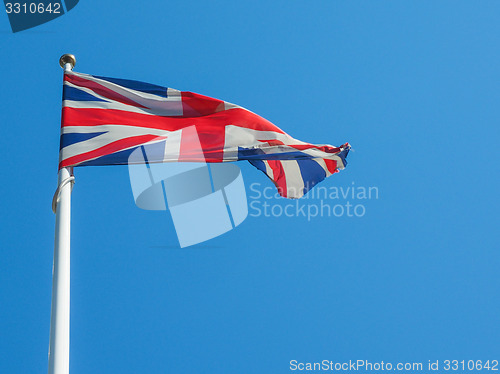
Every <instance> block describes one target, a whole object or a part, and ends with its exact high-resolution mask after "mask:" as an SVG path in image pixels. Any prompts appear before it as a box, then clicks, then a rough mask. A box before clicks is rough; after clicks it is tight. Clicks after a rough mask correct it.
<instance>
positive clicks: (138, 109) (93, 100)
mask: <svg viewBox="0 0 500 374" xmlns="http://www.w3.org/2000/svg"><path fill="white" fill-rule="evenodd" d="M61 118H62V119H61V141H60V154H59V168H63V167H68V166H89V165H124V164H128V163H129V156H130V155H131V154H132V152H133V151H134V150H135V149H137V148H138V147H140V146H143V145H151V144H153V145H154V144H158V145H162V147H165V144H169V149H168V150H167V149H164V150H163V151H161V152H157V155H156V156H155V157H154V158H151V157H149V158H148V162H179V161H181V162H190V161H191V162H196V161H205V162H231V161H240V160H248V161H249V162H250V163H251V164H252V165H254V166H255V167H256V168H258V169H259V170H261V171H262V172H264V173H265V174H266V175H267V176H268V177H269V178H270V179H271V180H272V181H273V183H274V184H275V185H276V187H277V188H278V192H279V194H280V195H281V196H283V197H287V198H300V197H302V196H303V195H304V194H305V193H307V191H309V190H310V189H311V188H312V187H314V186H315V185H316V184H317V183H319V182H320V181H322V180H323V179H325V178H326V177H328V176H330V175H332V174H334V173H335V172H337V171H338V170H340V169H343V168H344V167H345V166H346V160H345V159H346V156H347V154H348V152H349V149H350V145H349V143H345V144H343V145H342V146H340V147H334V146H331V145H314V144H309V143H305V142H302V141H299V140H297V139H294V138H292V137H291V136H290V135H288V134H287V133H285V132H284V131H283V130H281V129H280V128H278V127H277V126H275V125H274V124H272V123H271V122H269V121H267V120H266V119H264V118H262V117H260V116H258V115H256V114H255V113H252V112H251V111H249V110H247V109H245V108H242V107H240V106H238V105H234V104H231V103H228V102H226V101H222V100H218V99H214V98H211V97H207V96H203V95H199V94H195V93H192V92H186V91H178V90H176V89H172V88H166V87H161V86H157V85H153V84H149V83H144V82H138V81H132V80H125V79H116V78H107V77H100V76H93V75H88V74H81V73H77V72H73V71H66V72H65V73H64V87H63V109H62V117H61ZM193 126H194V128H195V129H196V133H197V137H198V139H199V144H200V145H201V148H202V152H203V155H202V157H203V160H200V155H199V154H197V153H196V152H191V151H190V146H189V143H190V141H189V137H188V136H183V135H182V134H183V129H187V128H192V127H193ZM185 132H186V133H187V131H185ZM174 134H175V135H174ZM179 134H180V136H179ZM169 136H170V137H171V139H168V138H169ZM174 138H175V139H174ZM166 139H168V140H169V141H166Z"/></svg>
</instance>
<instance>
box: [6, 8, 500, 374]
mask: <svg viewBox="0 0 500 374" xmlns="http://www.w3.org/2000/svg"><path fill="white" fill-rule="evenodd" d="M499 11H500V4H499V3H498V2H497V1H482V2H480V3H477V2H467V1H439V2H434V1H421V2H401V1H383V2H372V1H350V2H347V1H345V2H340V1H333V0H329V1H307V2H306V1H302V2H298V1H272V2H271V1H265V2H264V1H251V2H250V1H240V2H218V1H217V2H205V1H204V2H202V1H198V2H185V1H184V2H181V1H152V2H142V1H141V2H139V1H137V2H132V1H118V0H111V1H106V2H101V1H89V0H87V1H85V0H82V1H80V3H79V4H78V5H77V6H76V7H75V8H74V9H73V10H72V11H71V12H69V13H68V14H67V15H64V16H63V17H60V18H58V19H56V20H54V21H51V22H49V23H47V24H45V25H42V26H39V27H37V28H34V29H31V30H27V31H24V32H20V33H16V34H12V32H11V31H10V26H9V24H8V19H7V15H6V14H5V13H3V15H1V16H0V50H1V51H2V53H1V55H0V72H1V74H2V89H1V90H0V99H1V102H2V111H1V112H0V124H1V126H2V137H1V138H0V142H1V149H2V154H3V155H4V156H3V158H4V159H3V163H2V166H1V172H2V173H1V175H2V182H3V183H2V187H1V191H2V193H1V196H2V211H3V219H2V225H1V226H0V232H1V248H2V261H0V284H1V287H0V328H1V330H0V331H1V339H0V352H2V353H1V359H0V373H34V372H44V371H46V370H47V350H48V338H49V325H50V299H51V282H52V280H51V276H52V274H51V270H52V256H53V240H54V215H53V213H52V211H51V199H52V194H53V192H54V190H55V188H56V179H57V161H58V145H59V144H58V143H59V123H60V109H61V87H62V70H61V69H60V67H59V65H58V59H59V57H60V55H62V54H63V53H73V54H75V55H76V57H77V65H76V68H75V71H78V72H83V73H89V74H97V75H103V76H111V77H120V78H128V79H136V80H142V81H146V82H151V83H156V84H159V85H163V86H169V87H174V88H177V89H180V90H189V91H194V92H198V93H201V94H205V95H208V96H213V97H216V98H220V99H223V100H226V101H229V102H233V103H236V104H239V105H242V106H244V107H246V108H248V109H250V110H252V111H254V112H256V113H258V114H260V115H262V116H263V117H265V118H267V119H269V120H270V121H272V122H274V123H275V124H276V125H278V126H279V127H281V128H282V129H283V130H285V131H286V132H287V133H289V134H291V135H292V136H294V137H296V138H298V139H301V140H304V141H308V142H311V143H329V144H334V145H340V144H343V143H344V142H346V141H348V142H350V143H351V144H352V146H353V148H354V152H351V153H350V155H349V158H348V161H349V165H348V167H347V168H346V170H344V171H342V172H341V173H339V174H337V175H335V176H333V177H331V178H329V179H327V180H326V181H324V182H322V184H321V185H322V186H326V187H328V188H331V187H348V186H352V185H353V183H354V185H356V186H365V187H369V186H375V187H377V188H378V191H379V196H378V199H371V200H366V201H361V202H359V201H358V202H359V203H362V204H363V205H364V207H365V208H366V214H365V215H364V216H363V217H347V216H342V217H316V218H314V219H311V220H310V221H308V220H307V218H305V217H248V218H247V219H246V221H245V222H243V223H242V224H241V225H240V226H239V227H237V228H236V229H235V230H232V231H231V232H229V233H227V234H225V235H223V236H221V237H218V238H216V239H213V240H211V241H209V242H206V243H203V244H200V245H197V246H194V247H189V248H185V249H180V248H179V246H178V243H177V239H176V235H175V230H174V228H173V224H172V220H171V218H170V217H169V215H168V214H167V213H165V212H148V211H142V210H139V209H138V208H137V207H136V206H135V205H134V201H133V197H132V192H131V189H130V185H129V180H128V171H127V168H126V167H88V168H78V169H76V170H75V176H76V185H75V188H74V190H73V196H72V208H73V210H72V248H71V251H72V254H71V256H72V259H71V260H72V264H71V266H72V268H71V271H72V274H71V276H72V285H71V287H72V288H71V292H72V294H71V297H72V299H71V308H72V310H71V358H70V371H71V373H73V374H78V373H95V374H98V373H120V374H128V373H186V374H189V373H200V372H204V373H219V374H220V373H287V372H290V365H289V362H290V360H297V361H299V362H313V361H320V360H324V359H327V360H332V361H345V360H349V359H352V360H357V359H362V360H371V361H372V362H380V361H382V360H383V361H385V362H394V363H396V362H407V361H410V362H423V363H427V362H428V360H433V361H435V360H440V361H441V362H442V361H443V360H447V359H448V360H453V359H456V360H469V359H473V360H483V361H486V360H494V359H496V360H499V359H500V356H499V355H498V352H499V348H500V327H499V326H500V299H499V294H500V293H499V287H500V280H499V273H498V269H499V265H500V253H499V245H498V234H497V229H498V213H497V212H498V208H499V204H498V187H499V186H498V171H499V169H498V163H497V154H496V153H497V152H496V148H497V143H498V140H499V127H498V126H499V118H500V112H499V104H498V103H499V99H500V90H499V89H498V87H499V86H498V84H499V80H500V69H499V66H500V61H499V60H500V52H499V49H498V46H499V45H500V26H499V24H498V14H499ZM238 165H239V166H240V167H241V169H242V173H243V178H244V180H245V183H246V185H247V187H248V190H247V192H248V194H249V196H251V195H252V192H251V191H250V189H249V186H250V184H251V183H257V182H258V183H261V188H264V187H266V186H269V185H270V182H269V181H268V180H267V179H266V178H265V176H264V175H262V174H261V173H260V172H259V171H257V170H255V169H254V168H253V167H251V166H250V165H247V164H246V163H241V164H238ZM271 202H272V203H273V204H278V205H281V206H284V205H285V204H287V203H289V201H286V200H283V199H273V200H272V201H271ZM300 203H301V204H312V203H318V201H317V200H314V199H313V200H308V201H304V202H300ZM338 203H341V204H342V203H345V200H340V201H339V202H338Z"/></svg>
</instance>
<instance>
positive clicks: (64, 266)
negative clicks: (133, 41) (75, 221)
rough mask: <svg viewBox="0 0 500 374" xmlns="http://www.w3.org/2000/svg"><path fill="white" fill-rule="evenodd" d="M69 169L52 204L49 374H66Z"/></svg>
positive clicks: (71, 61)
mask: <svg viewBox="0 0 500 374" xmlns="http://www.w3.org/2000/svg"><path fill="white" fill-rule="evenodd" d="M75 63H76V59H75V56H73V55H69V54H65V55H63V56H61V58H60V59H59V64H60V65H61V67H62V68H63V69H64V71H68V70H72V69H73V67H74V66H75ZM72 169H73V168H71V167H70V168H61V169H60V170H59V173H58V178H57V190H56V193H55V195H54V199H53V201H52V208H53V210H54V211H55V213H56V228H55V240H54V265H53V268H52V309H51V313H50V338H49V374H68V373H69V306H70V304H69V300H70V233H71V231H70V227H71V226H70V223H71V189H72V182H73V181H74V177H73V170H72Z"/></svg>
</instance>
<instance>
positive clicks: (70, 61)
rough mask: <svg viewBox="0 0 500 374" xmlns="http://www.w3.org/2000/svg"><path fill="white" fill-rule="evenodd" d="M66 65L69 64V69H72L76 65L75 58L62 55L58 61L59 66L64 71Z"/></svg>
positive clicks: (69, 55) (67, 54)
mask: <svg viewBox="0 0 500 374" xmlns="http://www.w3.org/2000/svg"><path fill="white" fill-rule="evenodd" d="M66 64H71V69H73V68H74V67H75V65H76V57H75V56H74V55H71V54H69V53H66V54H64V55H62V56H61V58H60V59H59V65H61V67H62V68H63V69H64V66H65V65H66Z"/></svg>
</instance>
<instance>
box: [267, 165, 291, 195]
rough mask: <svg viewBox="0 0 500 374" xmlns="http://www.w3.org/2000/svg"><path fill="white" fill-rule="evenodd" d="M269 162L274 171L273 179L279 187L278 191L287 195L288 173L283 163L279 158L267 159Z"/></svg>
mask: <svg viewBox="0 0 500 374" xmlns="http://www.w3.org/2000/svg"><path fill="white" fill-rule="evenodd" d="M267 163H268V165H269V167H270V168H271V170H272V171H273V179H274V181H273V182H274V184H275V186H276V188H277V189H278V193H279V194H280V195H281V196H283V197H287V189H286V175H285V170H284V169H283V165H282V164H281V161H279V160H267Z"/></svg>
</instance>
